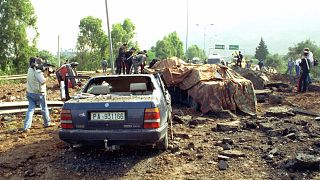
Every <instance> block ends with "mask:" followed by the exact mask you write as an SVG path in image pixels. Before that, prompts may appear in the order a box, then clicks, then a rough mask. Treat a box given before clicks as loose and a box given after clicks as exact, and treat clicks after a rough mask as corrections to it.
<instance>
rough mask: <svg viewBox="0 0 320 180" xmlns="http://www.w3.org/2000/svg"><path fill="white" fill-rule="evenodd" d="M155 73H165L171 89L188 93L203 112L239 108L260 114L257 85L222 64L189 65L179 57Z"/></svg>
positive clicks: (164, 62) (155, 68)
mask: <svg viewBox="0 0 320 180" xmlns="http://www.w3.org/2000/svg"><path fill="white" fill-rule="evenodd" d="M148 71H149V72H150V73H152V72H162V75H163V78H164V81H165V83H166V85H167V86H169V87H171V86H175V87H179V88H180V89H181V90H186V91H187V92H188V95H189V96H191V97H192V99H193V100H194V101H195V102H197V103H198V104H200V110H201V111H202V112H203V113H207V112H210V111H212V112H219V111H222V110H232V111H236V110H237V109H238V110H240V111H242V112H244V113H247V114H251V115H254V114H256V97H255V93H254V88H253V84H252V82H251V81H250V80H247V79H245V78H244V77H242V76H241V75H239V74H238V73H236V72H235V71H233V70H232V69H230V68H228V67H226V66H223V65H219V64H210V65H209V64H205V65H199V64H189V63H185V62H184V61H182V60H180V59H177V58H170V59H167V60H162V61H159V62H157V63H156V64H155V65H154V66H152V68H151V69H148Z"/></svg>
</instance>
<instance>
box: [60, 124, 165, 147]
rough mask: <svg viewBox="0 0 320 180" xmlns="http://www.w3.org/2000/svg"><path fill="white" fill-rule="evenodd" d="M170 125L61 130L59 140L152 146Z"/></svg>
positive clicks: (80, 143)
mask: <svg viewBox="0 0 320 180" xmlns="http://www.w3.org/2000/svg"><path fill="white" fill-rule="evenodd" d="M167 129H168V124H165V125H163V126H161V127H160V128H158V129H114V130H85V129H60V130H59V138H60V139H61V140H63V141H65V142H67V143H69V144H78V145H82V144H91V145H103V144H104V142H105V140H107V141H108V145H152V144H155V143H156V142H158V141H160V140H161V139H162V138H163V137H164V136H165V134H166V133H167Z"/></svg>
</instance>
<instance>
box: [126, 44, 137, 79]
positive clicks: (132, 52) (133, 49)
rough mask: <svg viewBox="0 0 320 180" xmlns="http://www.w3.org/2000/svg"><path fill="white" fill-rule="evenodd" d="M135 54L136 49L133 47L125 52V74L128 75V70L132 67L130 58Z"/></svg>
mask: <svg viewBox="0 0 320 180" xmlns="http://www.w3.org/2000/svg"><path fill="white" fill-rule="evenodd" d="M135 52H136V49H135V48H134V47H132V48H131V49H130V50H129V51H127V52H126V55H125V56H126V61H125V65H126V74H130V69H131V66H132V58H133V57H134V55H135V54H134V53H135Z"/></svg>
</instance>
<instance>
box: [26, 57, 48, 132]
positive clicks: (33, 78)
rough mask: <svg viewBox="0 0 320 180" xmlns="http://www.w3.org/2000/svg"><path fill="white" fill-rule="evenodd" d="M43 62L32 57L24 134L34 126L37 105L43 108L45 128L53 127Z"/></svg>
mask: <svg viewBox="0 0 320 180" xmlns="http://www.w3.org/2000/svg"><path fill="white" fill-rule="evenodd" d="M43 63H44V62H43V61H42V59H40V58H34V57H31V58H30V61H29V65H30V66H29V69H28V74H27V99H28V102H29V105H28V111H27V113H26V118H25V120H24V123H23V129H22V130H23V132H27V131H29V129H30V128H31V124H32V116H33V114H34V110H35V108H36V105H37V104H39V105H40V107H41V114H42V117H43V122H44V127H45V128H47V127H52V125H53V124H51V123H50V117H49V110H48V106H47V102H46V84H45V82H46V78H45V77H44V75H43V72H42V69H43Z"/></svg>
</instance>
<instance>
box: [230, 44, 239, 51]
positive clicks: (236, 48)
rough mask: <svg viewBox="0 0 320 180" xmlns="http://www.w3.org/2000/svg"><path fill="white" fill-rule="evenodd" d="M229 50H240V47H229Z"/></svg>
mask: <svg viewBox="0 0 320 180" xmlns="http://www.w3.org/2000/svg"><path fill="white" fill-rule="evenodd" d="M229 50H239V45H229Z"/></svg>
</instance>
